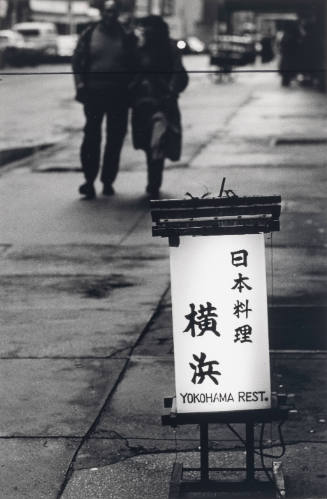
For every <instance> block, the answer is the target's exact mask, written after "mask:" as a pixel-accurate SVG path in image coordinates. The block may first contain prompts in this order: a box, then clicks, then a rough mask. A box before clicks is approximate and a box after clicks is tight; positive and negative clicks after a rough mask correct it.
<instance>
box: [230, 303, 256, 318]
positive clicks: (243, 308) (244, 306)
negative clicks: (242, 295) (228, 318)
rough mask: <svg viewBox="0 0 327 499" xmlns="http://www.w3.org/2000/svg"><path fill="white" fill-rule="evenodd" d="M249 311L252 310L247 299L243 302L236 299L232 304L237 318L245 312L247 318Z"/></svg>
mask: <svg viewBox="0 0 327 499" xmlns="http://www.w3.org/2000/svg"><path fill="white" fill-rule="evenodd" d="M249 312H252V308H249V300H245V303H244V302H241V301H239V300H237V302H236V303H235V304H234V315H236V317H237V318H238V319H239V318H240V315H241V314H245V317H246V318H248V313H249Z"/></svg>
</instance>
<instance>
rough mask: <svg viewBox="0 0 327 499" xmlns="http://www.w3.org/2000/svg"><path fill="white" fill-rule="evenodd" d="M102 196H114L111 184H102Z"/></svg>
mask: <svg viewBox="0 0 327 499" xmlns="http://www.w3.org/2000/svg"><path fill="white" fill-rule="evenodd" d="M102 194H103V195H104V196H113V195H114V194H115V190H114V188H113V187H112V185H111V184H103V191H102Z"/></svg>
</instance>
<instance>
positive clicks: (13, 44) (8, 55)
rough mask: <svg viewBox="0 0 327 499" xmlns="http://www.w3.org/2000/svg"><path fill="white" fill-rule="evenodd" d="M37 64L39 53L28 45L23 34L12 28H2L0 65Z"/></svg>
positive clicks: (0, 35) (0, 34)
mask: <svg viewBox="0 0 327 499" xmlns="http://www.w3.org/2000/svg"><path fill="white" fill-rule="evenodd" d="M24 64H27V65H34V64H37V54H36V52H35V51H34V50H31V49H30V48H29V47H26V45H25V42H24V38H23V36H22V35H21V34H19V33H17V32H15V31H13V30H10V29H3V30H0V67H4V66H7V65H11V66H22V65H24Z"/></svg>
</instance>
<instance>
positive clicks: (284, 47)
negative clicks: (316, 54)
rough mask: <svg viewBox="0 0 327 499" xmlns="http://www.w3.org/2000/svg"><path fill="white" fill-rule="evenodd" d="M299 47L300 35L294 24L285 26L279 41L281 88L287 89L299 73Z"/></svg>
mask: <svg viewBox="0 0 327 499" xmlns="http://www.w3.org/2000/svg"><path fill="white" fill-rule="evenodd" d="M300 47H301V33H300V30H299V26H298V24H297V23H295V22H290V23H288V24H286V26H285V30H284V33H283V35H282V38H281V41H280V51H281V59H280V66H279V72H280V74H281V77H282V86H283V87H288V86H289V85H290V83H291V81H292V79H293V78H295V77H296V76H297V73H298V71H299V67H300V65H299V57H300Z"/></svg>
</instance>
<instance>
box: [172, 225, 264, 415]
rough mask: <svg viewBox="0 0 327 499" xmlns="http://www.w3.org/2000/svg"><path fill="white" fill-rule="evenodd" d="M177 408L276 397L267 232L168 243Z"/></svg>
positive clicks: (253, 404)
mask: <svg viewBox="0 0 327 499" xmlns="http://www.w3.org/2000/svg"><path fill="white" fill-rule="evenodd" d="M170 265H171V285H172V312H173V336H174V355H175V382H176V406H177V412H180V413H187V412H220V411H236V410H252V409H266V408H269V407H270V404H271V388H270V366H269V340H268V319H267V290H266V269H265V247H264V236H263V234H242V235H221V236H215V235H214V236H210V237H206V236H197V237H180V244H179V246H178V247H170Z"/></svg>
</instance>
